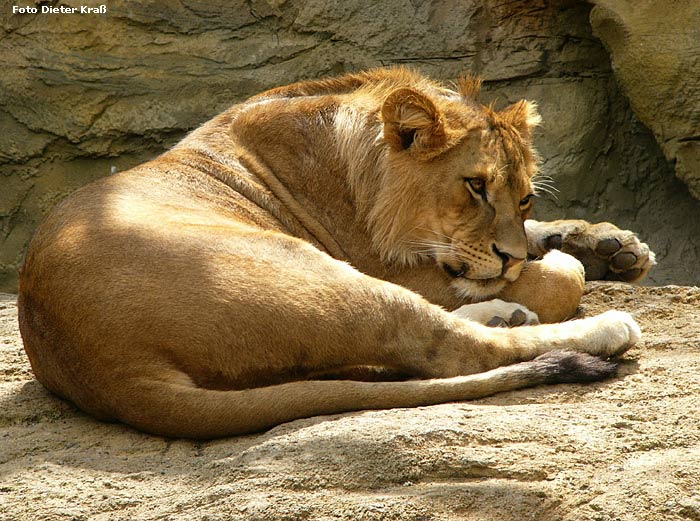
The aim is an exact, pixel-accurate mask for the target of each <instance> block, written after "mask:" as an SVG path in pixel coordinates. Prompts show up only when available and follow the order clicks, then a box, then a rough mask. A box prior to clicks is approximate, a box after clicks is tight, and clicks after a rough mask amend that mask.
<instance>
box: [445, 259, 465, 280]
mask: <svg viewBox="0 0 700 521" xmlns="http://www.w3.org/2000/svg"><path fill="white" fill-rule="evenodd" d="M442 269H443V270H445V273H447V274H448V275H449V276H450V277H452V278H453V279H458V278H460V277H464V276H465V275H466V274H467V272H468V271H469V265H467V263H466V262H463V263H462V265H461V266H460V267H459V268H455V267H453V266H450V265H449V264H447V263H446V262H443V263H442Z"/></svg>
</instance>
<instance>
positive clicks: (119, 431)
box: [0, 283, 700, 521]
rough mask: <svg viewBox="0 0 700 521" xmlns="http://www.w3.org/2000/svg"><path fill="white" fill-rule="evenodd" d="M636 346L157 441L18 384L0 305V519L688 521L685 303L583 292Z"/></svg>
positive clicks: (673, 291) (693, 300)
mask: <svg viewBox="0 0 700 521" xmlns="http://www.w3.org/2000/svg"><path fill="white" fill-rule="evenodd" d="M588 290H589V293H588V294H587V295H586V296H585V297H584V300H583V308H584V311H585V313H586V314H593V313H597V312H601V311H603V310H607V309H611V308H616V309H623V310H627V311H630V312H632V313H633V314H634V316H635V318H637V320H639V321H640V323H641V325H642V327H643V329H644V334H645V337H644V339H643V340H642V342H641V343H640V344H639V345H638V346H637V347H635V348H633V349H632V350H631V351H630V352H629V353H628V354H627V355H625V360H626V361H625V362H624V364H623V365H622V367H621V370H620V374H621V377H620V378H616V379H613V380H610V381H607V382H601V383H597V384H592V385H557V386H549V387H537V388H534V389H524V390H520V391H516V392H511V393H503V394H500V395H496V396H493V397H491V398H487V399H483V400H477V401H473V402H464V403H452V404H443V405H437V406H432V407H420V408H415V409H393V410H386V411H359V412H356V413H351V414H343V415H334V416H323V417H317V418H309V419H305V420H298V421H294V422H291V423H287V424H284V425H280V426H278V427H275V428H273V429H271V430H269V431H268V432H265V433H261V434H258V435H251V436H241V437H237V438H228V439H221V440H215V441H208V442H193V441H188V440H168V439H164V438H159V437H156V436H149V435H146V434H142V433H139V432H136V431H134V430H132V429H130V428H128V427H125V426H123V425H117V424H105V423H100V422H98V421H96V420H94V419H92V418H89V417H88V416H86V415H85V414H82V413H80V412H78V411H76V410H75V409H74V408H73V407H72V406H71V405H70V404H68V403H67V402H64V401H62V400H59V399H58V398H55V397H53V396H51V395H50V394H49V393H48V392H47V391H46V390H45V389H44V388H43V387H42V386H41V384H40V383H39V382H37V381H36V380H35V379H34V378H33V375H32V374H31V371H30V368H29V362H28V361H27V358H26V356H25V354H24V351H23V349H22V344H21V340H20V337H19V333H18V331H17V310H16V307H15V304H14V296H13V295H2V294H0V375H2V377H1V380H0V476H1V478H0V519H3V520H4V519H7V520H8V521H9V520H15V519H17V520H24V519H42V520H46V521H62V520H65V521H68V520H86V519H90V520H97V521H100V520H104V521H106V520H114V519H139V520H173V521H175V520H177V521H179V520H202V521H204V520H209V521H211V520H219V519H221V520H223V519H226V520H241V521H244V520H245V521H255V520H261V521H262V520H271V519H274V520H300V519H310V520H321V521H329V520H332V519H352V520H355V519H357V520H368V521H371V520H377V521H379V520H387V521H389V520H390V521H446V520H467V521H484V520H501V521H523V520H538V521H559V520H566V521H614V520H618V521H641V520H643V521H681V520H697V519H700V416H698V411H699V410H700V379H698V374H699V373H700V355H699V353H700V340H698V339H700V289H698V288H684V287H665V288H644V287H641V288H640V287H637V288H635V287H630V286H623V285H621V284H611V283H593V284H589V285H588Z"/></svg>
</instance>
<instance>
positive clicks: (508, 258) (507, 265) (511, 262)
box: [493, 245, 525, 275]
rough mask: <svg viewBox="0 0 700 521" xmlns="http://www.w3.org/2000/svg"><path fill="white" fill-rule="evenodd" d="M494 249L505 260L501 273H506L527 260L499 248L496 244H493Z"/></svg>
mask: <svg viewBox="0 0 700 521" xmlns="http://www.w3.org/2000/svg"><path fill="white" fill-rule="evenodd" d="M493 251H494V252H495V253H496V255H498V256H499V257H500V258H501V259H502V260H503V269H502V271H501V275H505V274H506V273H508V271H510V270H511V269H513V268H516V267H519V266H520V265H522V264H523V263H524V262H525V259H523V258H520V257H514V256H513V255H511V254H510V253H508V252H505V251H501V250H499V249H498V248H497V247H496V245H494V246H493Z"/></svg>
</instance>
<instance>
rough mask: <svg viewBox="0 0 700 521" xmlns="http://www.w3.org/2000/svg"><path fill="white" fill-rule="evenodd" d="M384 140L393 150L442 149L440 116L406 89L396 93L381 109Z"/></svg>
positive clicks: (424, 99) (427, 100)
mask: <svg viewBox="0 0 700 521" xmlns="http://www.w3.org/2000/svg"><path fill="white" fill-rule="evenodd" d="M382 121H383V122H384V139H385V140H386V142H387V143H388V144H389V146H391V147H392V148H393V149H394V150H397V151H400V150H407V149H409V148H413V149H416V150H418V151H424V152H427V151H431V150H433V151H434V150H435V149H438V148H441V147H443V146H444V145H445V143H446V141H447V138H446V136H445V126H444V122H443V118H442V114H441V113H440V111H439V110H438V109H437V107H436V106H435V104H434V103H433V102H432V101H431V99H430V98H428V97H427V96H426V95H425V94H423V93H421V92H418V91H415V90H413V89H409V88H401V89H397V90H395V91H394V92H392V93H391V94H389V96H388V97H387V98H386V100H385V101H384V105H383V106H382Z"/></svg>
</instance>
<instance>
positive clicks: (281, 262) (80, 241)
mask: <svg viewBox="0 0 700 521" xmlns="http://www.w3.org/2000/svg"><path fill="white" fill-rule="evenodd" d="M460 85H461V86H460V87H459V92H457V91H452V90H450V89H448V88H446V87H445V86H443V85H441V84H439V83H436V82H433V81H431V80H429V79H427V78H424V77H422V76H420V75H419V74H417V73H415V72H412V71H409V70H405V69H380V70H376V71H369V72H365V73H359V74H352V75H347V76H343V77H340V78H333V79H328V80H319V81H311V82H303V83H297V84H294V85H290V86H287V87H280V88H278V89H273V90H271V91H268V92H266V93H263V94H261V95H259V96H256V97H254V98H251V99H250V100H248V101H247V102H245V103H242V104H240V105H236V106H234V107H232V108H231V109H229V110H228V111H226V112H225V113H223V114H221V115H220V116H218V117H216V118H214V119H213V120H211V121H210V122H208V123H206V124H205V125H203V126H202V127H201V128H199V129H198V130H196V131H194V132H193V133H192V134H190V135H189V136H188V137H187V138H186V139H184V140H183V141H182V142H181V143H180V144H179V145H177V146H176V147H175V148H174V149H173V150H171V151H170V152H167V153H165V154H163V155H162V156H160V157H159V158H156V159H155V160H153V161H151V162H149V163H146V164H144V165H141V166H139V167H137V168H134V169H132V170H130V171H128V172H123V173H120V174H117V175H114V176H111V177H109V178H105V179H102V180H100V181H97V182H95V183H93V184H91V185H89V186H87V187H85V188H83V189H81V190H79V191H77V192H76V193H75V194H73V195H72V196H70V197H69V198H67V199H66V200H65V201H63V202H62V203H61V204H60V205H59V206H58V207H57V208H56V209H55V210H54V211H53V212H52V213H51V214H50V216H49V217H48V218H47V219H46V221H45V222H44V223H43V224H42V226H41V227H40V228H39V230H38V231H37V233H36V235H35V237H34V239H33V241H32V243H31V246H30V248H29V251H28V253H27V256H26V262H25V264H24V266H23V269H22V270H21V275H20V295H19V308H20V327H21V332H22V336H23V339H24V343H25V348H26V351H27V354H28V355H29V357H30V360H31V363H32V367H33V369H34V372H35V374H36V376H37V378H38V379H39V380H40V381H41V382H42V383H43V384H44V385H45V386H46V387H48V388H49V389H50V390H52V391H53V392H55V393H57V394H59V395H61V396H63V397H66V398H68V399H70V400H72V401H73V402H75V403H76V404H77V405H78V406H79V407H81V408H82V409H84V410H85V411H87V412H89V413H91V414H93V415H95V416H96V417H98V418H102V419H106V420H120V421H123V422H126V423H129V424H131V425H133V426H135V427H137V428H139V429H143V430H145V431H148V432H154V433H159V434H165V435H169V436H187V437H203V438H206V437H214V436H223V435H231V434H238V433H245V432H251V431H256V430H260V429H264V428H267V427H270V426H272V425H275V424H277V423H280V422H284V421H289V420H292V419H295V418H300V417H305V416H309V415H315V414H324V413H333V412H342V411H348V410H355V409H361V408H382V407H397V406H415V405H421V404H429V403H439V402H442V401H448V400H459V399H467V398H473V397H478V396H484V395H486V394H491V393H493V392H498V391H500V390H505V389H512V388H516V387H521V386H524V385H532V384H534V383H539V382H541V381H544V380H543V379H542V376H541V375H539V373H538V372H537V371H535V370H534V369H529V367H530V366H523V367H521V366H513V367H512V368H500V369H496V368H499V367H501V366H504V365H507V364H512V363H514V362H519V361H525V360H530V359H532V358H533V357H535V356H537V355H539V354H542V353H546V352H548V351H551V350H554V349H561V348H568V349H575V350H580V351H584V352H589V353H593V354H596V355H600V356H611V355H614V354H616V353H619V352H621V351H624V350H625V349H626V348H628V347H629V346H630V345H632V344H633V343H634V342H635V341H636V340H637V339H638V336H639V331H638V328H637V326H636V325H635V323H634V321H632V319H631V318H630V317H629V316H628V315H624V314H619V313H618V314H611V315H607V316H602V317H594V318H591V319H586V320H582V321H575V322H571V323H566V324H554V325H544V326H532V327H523V328H520V329H512V330H509V329H504V330H501V329H492V328H486V327H483V326H481V325H479V324H477V323H474V322H470V321H468V320H463V319H460V318H457V317H456V316H453V315H451V314H450V313H448V312H447V311H445V308H447V309H455V308H457V307H458V306H460V305H461V304H463V303H464V301H465V300H464V299H467V301H469V300H479V299H484V298H487V297H494V296H497V295H498V294H499V292H500V293H501V296H503V295H506V296H507V295H510V296H511V297H512V300H516V301H521V302H522V303H525V304H526V305H527V306H528V307H530V308H531V310H532V311H534V312H536V313H538V314H539V315H540V318H541V319H544V320H547V321H559V320H563V319H565V318H567V317H569V316H571V314H573V312H574V310H575V309H576V306H577V304H578V300H579V298H580V296H581V294H582V271H581V267H580V264H578V263H577V261H575V260H574V259H573V258H571V257H568V259H569V260H568V261H567V262H568V263H569V264H568V265H567V266H564V264H566V263H563V264H562V263H559V264H557V265H556V266H557V267H556V268H554V269H553V268H552V266H553V265H552V264H551V263H550V262H549V261H547V260H546V258H545V259H544V260H542V261H538V262H532V263H528V264H525V262H524V260H525V257H526V255H527V253H528V243H527V238H526V235H525V229H524V225H523V222H524V219H526V218H527V216H528V215H529V211H530V210H529V209H530V205H529V203H528V204H523V203H522V202H523V201H524V200H525V199H526V198H527V196H528V195H530V194H531V193H532V192H533V191H534V187H533V181H532V179H533V177H534V175H535V173H536V169H537V166H536V155H535V153H534V151H533V150H532V148H531V127H532V125H534V124H536V123H537V119H538V116H537V115H536V111H535V109H534V106H533V105H532V104H530V103H527V102H520V103H518V104H516V105H514V106H512V107H510V108H508V109H505V110H504V111H502V112H495V111H494V110H492V109H490V108H488V107H484V106H482V105H480V104H479V103H478V102H477V101H476V100H475V99H474V96H475V95H476V93H477V91H478V84H477V82H475V81H474V80H463V81H462V82H461V84H460ZM474 178H479V179H481V180H482V181H483V184H484V187H485V188H484V190H485V191H486V192H485V193H487V194H488V195H487V196H486V195H483V196H482V195H480V194H479V193H478V190H477V189H475V188H474V186H476V187H477V188H479V186H481V185H480V184H479V182H476V183H475V184H474V185H472V183H474V182H473V181H470V180H473V179H474ZM499 252H500V254H499ZM460 270H462V271H464V273H459V272H460ZM450 273H451V275H450ZM455 275H459V276H455ZM543 277H548V279H547V280H544V279H543ZM441 306H442V307H441ZM360 367H370V368H380V369H383V370H388V371H390V372H394V373H398V374H401V375H404V376H411V377H415V378H423V379H427V380H421V381H417V380H413V381H406V382H375V383H367V382H356V381H308V380H307V379H309V378H311V377H315V376H317V375H321V374H327V373H332V372H340V373H342V374H345V375H349V374H353V371H354V370H356V369H357V368H360ZM488 370H494V371H493V372H490V373H485V374H484V375H480V374H477V375H474V376H462V375H471V374H474V373H480V372H483V371H488Z"/></svg>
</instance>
